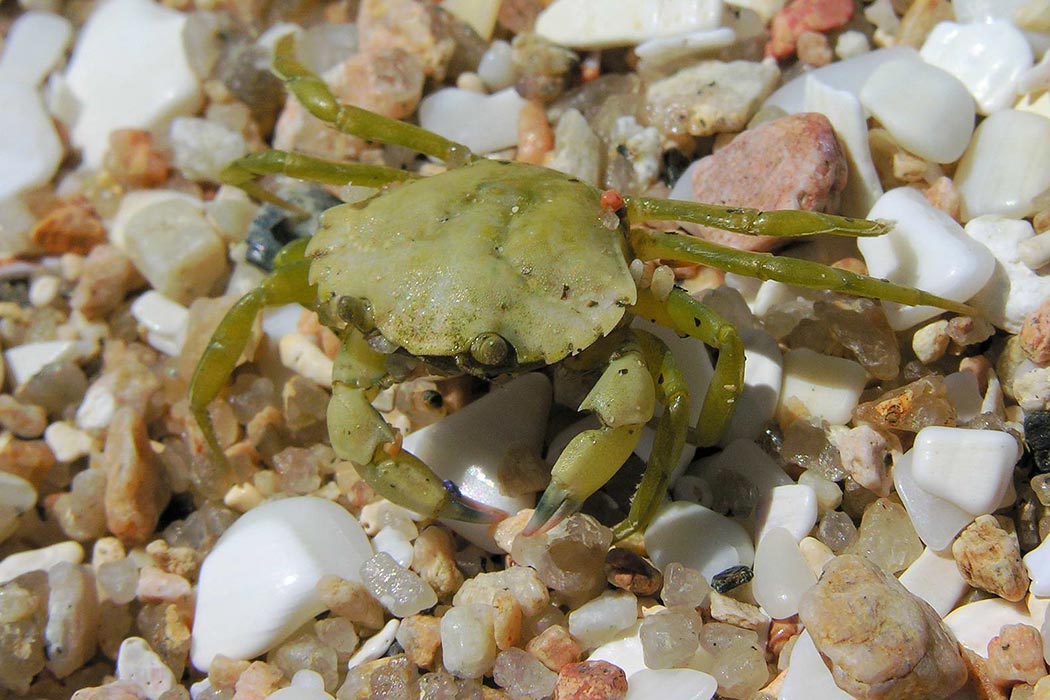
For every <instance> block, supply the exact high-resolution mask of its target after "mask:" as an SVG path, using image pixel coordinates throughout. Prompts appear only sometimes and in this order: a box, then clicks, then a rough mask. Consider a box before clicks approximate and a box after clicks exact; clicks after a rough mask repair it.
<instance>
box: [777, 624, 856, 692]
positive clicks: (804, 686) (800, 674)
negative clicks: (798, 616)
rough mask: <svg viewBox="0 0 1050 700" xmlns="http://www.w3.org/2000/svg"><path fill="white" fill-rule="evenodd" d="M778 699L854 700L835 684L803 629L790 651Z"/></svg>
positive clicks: (810, 638) (807, 633)
mask: <svg viewBox="0 0 1050 700" xmlns="http://www.w3.org/2000/svg"><path fill="white" fill-rule="evenodd" d="M777 700H855V698H854V697H853V696H852V695H850V694H849V693H847V692H846V691H844V690H842V689H841V688H839V687H838V685H836V684H835V679H834V677H833V676H832V675H831V671H829V670H828V667H827V665H826V664H825V663H824V659H823V658H822V657H821V655H820V653H819V652H818V651H817V647H816V646H815V645H814V644H813V639H812V637H810V636H809V632H806V631H804V632H802V634H801V635H799V638H798V640H797V641H796V642H795V646H794V647H793V648H792V650H791V663H790V665H789V666H788V672H787V676H786V677H785V678H784V684H783V685H782V686H781V687H780V692H779V693H777Z"/></svg>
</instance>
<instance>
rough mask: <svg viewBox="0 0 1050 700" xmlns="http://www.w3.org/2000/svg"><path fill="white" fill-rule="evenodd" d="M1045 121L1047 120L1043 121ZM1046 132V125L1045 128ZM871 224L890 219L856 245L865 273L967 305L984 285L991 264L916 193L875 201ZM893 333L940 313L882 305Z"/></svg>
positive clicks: (992, 261)
mask: <svg viewBox="0 0 1050 700" xmlns="http://www.w3.org/2000/svg"><path fill="white" fill-rule="evenodd" d="M1044 121H1046V120H1044ZM1047 128H1048V132H1050V122H1048V123H1047ZM868 217H869V218H871V219H890V220H892V221H893V222H894V224H895V225H894V226H893V228H892V229H890V232H889V233H887V234H886V235H884V236H878V237H874V238H865V239H860V240H858V241H857V246H858V247H859V248H860V252H861V254H862V255H863V256H864V261H865V263H866V264H867V266H868V274H870V275H872V276H873V277H881V278H885V279H888V280H889V281H891V282H894V283H896V284H902V285H907V286H910V287H917V288H919V289H924V290H926V291H928V292H932V293H933V294H936V295H938V296H942V297H945V298H947V299H951V300H952V301H966V300H967V299H969V298H970V297H972V296H973V295H974V294H976V293H977V292H978V291H980V289H981V287H983V286H984V284H985V282H987V281H988V280H989V279H990V278H991V276H992V271H993V269H994V268H995V259H994V258H993V257H992V255H991V253H989V252H988V249H987V248H985V247H984V246H982V245H980V244H977V243H976V242H975V241H973V240H972V239H970V238H969V237H968V236H966V234H965V233H963V230H962V227H961V226H960V225H959V224H958V223H956V222H955V220H954V219H952V218H951V217H950V216H948V215H947V214H945V213H944V212H942V211H940V210H938V209H935V208H934V207H933V206H932V205H931V204H930V203H929V202H928V201H927V199H926V198H925V197H924V196H923V195H922V194H921V193H920V192H918V191H917V190H914V189H912V188H910V187H899V188H897V189H894V190H890V191H889V192H887V193H886V194H884V195H882V197H880V198H879V201H878V202H876V203H875V206H874V207H873V208H872V210H871V211H870V212H869V213H868ZM883 308H884V309H885V310H886V318H887V320H888V321H889V323H890V327H892V328H893V329H894V330H897V331H899V330H904V329H905V328H910V327H911V326H914V325H916V324H918V323H922V322H923V321H925V320H927V319H930V318H933V317H934V316H937V315H939V314H941V313H943V312H942V310H941V309H938V308H936V307H933V306H902V305H900V304H895V303H892V302H883Z"/></svg>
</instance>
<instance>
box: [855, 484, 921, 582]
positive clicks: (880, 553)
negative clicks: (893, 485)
mask: <svg viewBox="0 0 1050 700" xmlns="http://www.w3.org/2000/svg"><path fill="white" fill-rule="evenodd" d="M847 553H849V554H859V555H861V556H863V557H864V558H865V559H867V560H869V561H872V562H875V563H876V564H878V565H879V566H880V567H882V568H883V569H884V570H886V571H888V572H890V573H893V574H896V573H897V572H898V571H903V570H904V569H905V568H906V567H907V566H908V565H909V564H911V563H912V562H913V561H915V560H916V559H917V558H918V557H919V555H920V554H922V542H920V541H919V537H918V536H917V534H916V532H915V528H914V526H913V525H912V522H911V520H910V518H909V517H908V513H907V511H906V510H905V509H904V508H903V507H902V506H900V505H899V504H898V503H896V502H895V501H891V500H890V499H888V498H880V499H878V500H877V501H875V502H874V503H871V504H870V505H869V506H868V507H867V508H865V509H864V517H863V518H862V519H861V522H860V528H859V530H858V531H857V539H856V540H855V541H854V542H853V544H851V545H850V546H849V548H848V549H847Z"/></svg>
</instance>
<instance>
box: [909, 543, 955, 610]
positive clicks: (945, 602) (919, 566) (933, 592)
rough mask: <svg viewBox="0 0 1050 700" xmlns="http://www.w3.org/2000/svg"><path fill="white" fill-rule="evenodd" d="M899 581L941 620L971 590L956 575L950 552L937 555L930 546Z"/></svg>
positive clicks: (953, 559) (953, 560)
mask: <svg viewBox="0 0 1050 700" xmlns="http://www.w3.org/2000/svg"><path fill="white" fill-rule="evenodd" d="M900 582H901V585H903V586H904V587H905V588H907V589H908V590H909V591H911V592H912V593H913V594H915V595H917V596H919V597H920V598H922V599H923V600H925V601H926V602H927V603H929V604H930V607H932V608H933V609H934V610H936V611H937V614H938V615H940V616H941V617H944V616H945V615H947V614H948V613H950V612H951V611H952V610H953V609H954V608H955V604H956V603H958V602H959V601H960V600H962V597H963V596H964V595H965V594H966V592H967V591H968V590H970V584H968V583H967V582H966V579H964V578H963V577H962V574H960V573H959V567H958V565H956V563H955V558H954V557H952V553H951V550H945V551H943V552H936V551H934V550H932V549H930V548H929V547H927V548H926V549H924V550H923V551H922V554H920V555H919V558H918V559H916V560H915V561H913V562H912V563H911V564H910V565H909V566H908V568H907V569H905V570H904V573H902V574H901V575H900Z"/></svg>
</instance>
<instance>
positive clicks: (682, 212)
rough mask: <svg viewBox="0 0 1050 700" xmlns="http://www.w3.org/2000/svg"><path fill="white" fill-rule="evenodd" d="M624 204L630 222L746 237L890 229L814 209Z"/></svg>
mask: <svg viewBox="0 0 1050 700" xmlns="http://www.w3.org/2000/svg"><path fill="white" fill-rule="evenodd" d="M624 203H625V204H626V205H627V215H628V217H629V218H630V219H631V220H632V221H641V220H643V219H660V220H663V221H688V222H690V223H693V224H702V225H704V226H711V227H713V228H717V229H722V230H723V231H732V232H734V233H743V234H746V235H749V236H780V237H796V236H812V235H815V234H818V233H832V234H835V235H838V236H881V235H882V234H884V233H886V232H888V231H889V230H890V224H888V223H887V222H885V221H868V220H867V219H853V218H850V217H845V216H834V215H832V214H823V213H821V212H816V211H795V210H784V211H759V210H758V209H746V208H742V207H724V206H719V205H717V204H702V203H700V202H684V201H680V200H677V199H653V198H649V197H632V198H629V199H627V198H625V200H624Z"/></svg>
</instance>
